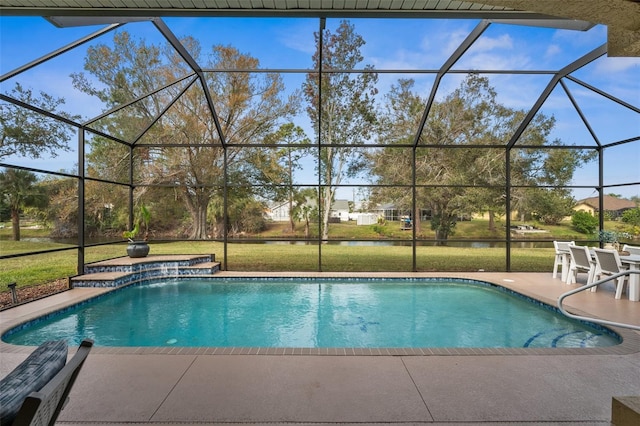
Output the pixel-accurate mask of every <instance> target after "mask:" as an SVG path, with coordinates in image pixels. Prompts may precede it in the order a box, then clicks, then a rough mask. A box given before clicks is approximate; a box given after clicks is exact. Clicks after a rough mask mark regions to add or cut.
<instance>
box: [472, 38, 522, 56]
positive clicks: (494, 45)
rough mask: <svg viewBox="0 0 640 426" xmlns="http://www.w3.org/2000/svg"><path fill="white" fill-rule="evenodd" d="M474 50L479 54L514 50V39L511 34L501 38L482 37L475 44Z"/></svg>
mask: <svg viewBox="0 0 640 426" xmlns="http://www.w3.org/2000/svg"><path fill="white" fill-rule="evenodd" d="M472 49H473V50H474V51H477V52H487V51H492V50H496V49H513V39H512V38H511V36H510V35H509V34H502V35H501V36H499V37H496V38H491V37H480V38H479V39H478V41H476V42H475V43H474V44H473V47H472Z"/></svg>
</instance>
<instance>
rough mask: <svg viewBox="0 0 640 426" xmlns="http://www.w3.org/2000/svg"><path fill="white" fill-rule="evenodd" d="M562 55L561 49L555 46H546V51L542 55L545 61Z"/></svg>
mask: <svg viewBox="0 0 640 426" xmlns="http://www.w3.org/2000/svg"><path fill="white" fill-rule="evenodd" d="M561 54H562V48H561V47H560V46H558V45H557V44H550V45H549V46H547V51H546V52H545V54H544V57H545V58H547V59H550V58H555V57H557V56H558V55H561Z"/></svg>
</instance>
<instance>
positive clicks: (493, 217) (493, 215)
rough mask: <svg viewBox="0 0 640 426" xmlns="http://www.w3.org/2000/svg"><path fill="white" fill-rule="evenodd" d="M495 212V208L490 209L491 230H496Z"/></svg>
mask: <svg viewBox="0 0 640 426" xmlns="http://www.w3.org/2000/svg"><path fill="white" fill-rule="evenodd" d="M495 215H496V214H495V213H494V212H493V210H489V231H495V230H496V221H495Z"/></svg>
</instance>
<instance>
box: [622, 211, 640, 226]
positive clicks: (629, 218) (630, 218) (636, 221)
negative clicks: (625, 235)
mask: <svg viewBox="0 0 640 426" xmlns="http://www.w3.org/2000/svg"><path fill="white" fill-rule="evenodd" d="M622 221H623V222H624V223H628V224H630V225H634V226H640V207H636V208H635V209H629V210H625V211H624V212H623V213H622Z"/></svg>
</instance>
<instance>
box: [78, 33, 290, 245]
mask: <svg viewBox="0 0 640 426" xmlns="http://www.w3.org/2000/svg"><path fill="white" fill-rule="evenodd" d="M182 43H183V44H184V45H185V46H186V47H187V49H188V50H189V52H190V53H191V55H192V56H193V57H194V58H195V59H196V61H197V62H198V63H201V64H203V65H204V66H205V67H206V68H210V69H229V70H234V69H240V70H252V69H257V68H258V66H259V62H258V60H257V59H255V58H252V57H250V56H248V55H244V54H241V53H240V52H239V51H238V50H237V49H235V48H233V47H230V46H220V45H216V46H213V47H212V49H211V51H210V52H209V54H208V55H207V57H206V58H203V56H204V55H202V53H201V48H200V45H199V43H198V42H197V41H196V40H194V39H192V38H186V39H184V40H182ZM95 64H100V66H99V67H97V66H96V65H95ZM105 64H107V65H108V66H105ZM85 69H86V70H87V71H89V72H90V73H91V74H93V75H94V76H95V77H96V78H98V80H99V81H100V82H101V83H102V84H103V85H104V86H105V89H103V90H97V89H95V88H93V87H92V86H91V85H90V84H89V83H88V79H86V78H85V77H84V76H83V75H80V74H79V75H76V76H75V81H76V84H77V86H78V87H80V88H81V89H82V90H84V91H85V92H87V93H91V94H94V95H96V96H99V97H100V98H101V99H103V100H104V101H105V102H107V104H108V105H111V104H114V105H117V104H120V103H122V102H125V101H130V100H133V99H138V98H140V100H139V101H137V102H135V103H134V104H132V105H131V106H130V107H129V108H125V109H124V110H121V111H120V112H119V113H118V114H115V115H114V116H113V117H110V118H109V120H108V121H105V122H104V123H102V124H103V125H104V126H105V127H106V128H109V129H120V130H118V132H119V133H118V136H119V137H121V138H125V140H131V141H132V142H136V145H135V147H134V158H133V164H134V167H135V176H136V182H135V184H139V185H140V188H141V190H140V191H138V192H137V193H136V196H138V197H143V196H144V194H145V188H146V187H147V186H153V185H163V186H166V185H169V186H175V187H176V188H177V189H176V191H177V194H178V195H179V197H180V200H181V201H182V204H183V205H184V207H185V209H186V211H188V212H189V215H190V217H191V219H192V224H191V230H190V232H189V237H190V238H195V239H204V238H207V237H208V236H209V235H211V234H214V235H219V234H220V233H221V232H223V231H224V230H225V229H228V226H229V224H225V223H223V217H224V214H223V212H224V206H214V208H211V209H210V208H209V204H210V202H212V200H213V201H215V202H219V203H222V202H224V200H225V197H224V196H223V190H224V187H225V181H224V178H225V176H226V177H227V178H228V183H229V185H231V186H232V187H233V188H234V191H236V190H237V191H239V192H241V191H243V190H247V191H250V192H255V191H259V190H260V189H259V187H258V186H256V184H259V183H260V182H265V181H267V180H268V177H269V176H270V174H271V173H270V171H269V170H268V168H269V167H270V165H271V164H272V162H271V161H266V162H264V161H263V160H264V159H265V155H269V154H268V152H269V151H268V150H262V151H261V150H260V149H257V148H256V149H253V148H248V147H243V148H242V149H231V148H225V147H224V146H223V143H222V142H223V138H224V141H226V142H227V144H228V146H232V145H235V144H238V145H249V144H256V143H262V142H263V140H264V138H265V137H266V136H267V135H268V134H270V133H272V132H273V131H274V129H275V128H276V127H277V126H278V125H279V124H280V123H281V122H282V121H283V120H285V119H286V117H287V116H289V115H290V114H291V113H292V112H293V111H294V106H295V101H296V100H295V98H289V99H285V98H284V96H283V90H284V85H283V83H282V80H281V77H280V76H279V75H278V74H275V73H250V72H244V71H243V72H212V73H207V74H206V75H205V82H204V83H205V84H204V87H203V85H202V84H199V83H198V82H196V83H195V84H193V85H192V86H191V87H189V88H188V89H187V90H186V91H185V92H184V93H183V94H182V95H181V96H180V97H179V99H178V100H177V101H176V102H175V103H174V104H173V106H172V107H171V108H169V109H168V110H167V111H166V112H165V113H164V115H163V116H162V117H161V118H160V119H159V120H158V121H157V122H156V123H155V124H154V125H153V126H152V127H151V128H150V129H148V131H147V133H146V134H145V135H144V136H143V137H142V138H141V139H140V141H135V140H133V139H131V138H132V137H133V136H136V135H138V134H139V133H140V131H141V130H142V129H144V128H145V125H146V123H151V121H152V120H153V119H154V117H157V116H158V115H159V114H160V112H161V111H163V109H164V107H165V105H167V104H168V103H169V102H170V101H171V100H173V99H174V98H175V97H177V96H178V95H179V92H180V91H181V90H182V89H184V88H185V87H184V83H183V84H174V85H171V86H167V88H166V89H165V90H163V91H160V92H158V93H156V94H154V95H153V96H149V97H146V98H144V97H143V95H144V94H146V93H149V92H150V91H151V90H152V89H153V88H157V87H161V86H165V85H168V84H169V83H171V82H176V81H178V80H179V79H180V78H182V77H183V76H184V75H186V74H188V73H190V72H192V70H191V69H190V68H189V67H188V66H187V65H186V64H185V63H184V61H183V60H182V58H181V57H180V55H179V54H178V53H177V52H175V51H173V50H166V51H162V50H161V49H160V48H158V47H156V46H153V45H148V44H146V42H145V41H144V40H140V41H133V40H131V38H130V37H129V35H128V34H127V33H118V34H117V35H116V37H114V44H113V47H110V46H107V45H98V46H95V47H93V48H91V49H90V50H89V51H88V54H87V57H86V59H85ZM204 90H207V91H208V92H209V95H210V98H211V99H212V101H213V105H214V106H215V108H216V113H217V114H218V117H219V123H220V127H221V131H222V135H220V134H219V133H218V128H217V127H216V125H215V122H214V121H213V119H212V118H211V110H210V107H209V104H208V102H207V98H206V96H205V92H204ZM123 129H124V130H123ZM127 138H128V139H127ZM145 141H149V142H151V143H154V144H165V143H166V144H168V145H170V146H168V147H166V148H165V147H154V148H152V147H145V146H144V143H145ZM124 155H127V154H126V152H123V153H122V154H121V155H118V156H116V159H115V161H120V160H121V158H122V156H124ZM274 155H275V154H274ZM95 160H97V161H104V162H105V164H111V163H110V162H113V161H114V159H113V156H112V157H111V158H108V157H107V156H104V155H102V156H100V158H99V159H95ZM225 168H226V171H227V173H226V174H225ZM248 196H249V197H251V194H249V195H248ZM147 204H150V203H149V202H147ZM209 213H211V215H209ZM208 218H210V219H211V220H214V221H216V224H215V226H214V231H216V232H213V233H212V232H210V231H211V230H210V229H208Z"/></svg>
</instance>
